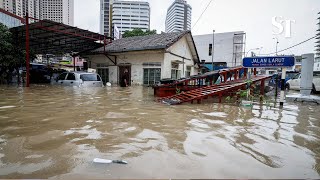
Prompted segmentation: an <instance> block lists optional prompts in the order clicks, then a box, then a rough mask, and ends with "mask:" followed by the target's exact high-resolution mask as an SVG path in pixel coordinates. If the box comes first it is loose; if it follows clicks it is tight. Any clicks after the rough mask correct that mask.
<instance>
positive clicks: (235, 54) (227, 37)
mask: <svg viewBox="0 0 320 180" xmlns="http://www.w3.org/2000/svg"><path fill="white" fill-rule="evenodd" d="M193 38H194V41H195V44H196V47H197V50H198V54H199V57H200V59H201V60H205V62H206V64H207V67H208V68H209V69H212V55H211V54H209V48H210V46H211V47H212V44H213V41H214V47H213V48H212V49H213V50H212V51H213V62H214V66H223V67H235V66H240V65H242V58H243V56H244V51H245V50H244V47H245V33H244V32H243V31H238V32H227V33H215V34H214V38H213V34H204V35H196V36H194V37H193Z"/></svg>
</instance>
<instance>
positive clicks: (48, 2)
mask: <svg viewBox="0 0 320 180" xmlns="http://www.w3.org/2000/svg"><path fill="white" fill-rule="evenodd" d="M0 4H2V6H1V5H0V8H2V9H4V10H6V11H9V12H11V13H14V14H15V15H17V16H20V17H24V16H25V15H26V13H27V12H28V14H29V16H30V17H33V18H36V19H49V20H52V21H56V22H60V23H64V24H68V25H71V26H72V25H73V23H74V0H0ZM33 21H34V20H30V22H33Z"/></svg>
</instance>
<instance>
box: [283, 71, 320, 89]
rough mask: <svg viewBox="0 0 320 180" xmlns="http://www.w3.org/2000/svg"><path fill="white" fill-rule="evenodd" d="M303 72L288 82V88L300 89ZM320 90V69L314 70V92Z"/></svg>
mask: <svg viewBox="0 0 320 180" xmlns="http://www.w3.org/2000/svg"><path fill="white" fill-rule="evenodd" d="M300 80H301V74H297V75H296V76H294V77H293V78H292V79H291V80H289V81H288V82H287V83H286V89H288V90H290V89H292V90H300ZM319 91H320V71H315V72H313V80H312V92H313V93H316V92H319Z"/></svg>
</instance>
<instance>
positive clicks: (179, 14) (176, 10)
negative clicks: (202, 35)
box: [166, 0, 192, 32]
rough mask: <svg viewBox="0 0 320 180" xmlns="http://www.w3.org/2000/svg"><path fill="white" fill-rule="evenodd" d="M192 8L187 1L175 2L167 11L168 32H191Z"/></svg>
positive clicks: (179, 0) (176, 0)
mask: <svg viewBox="0 0 320 180" xmlns="http://www.w3.org/2000/svg"><path fill="white" fill-rule="evenodd" d="M191 11H192V8H191V6H190V5H189V4H187V1H185V0H175V1H174V2H173V3H172V5H171V6H170V7H169V8H168V10H167V17H166V32H178V31H185V30H191Z"/></svg>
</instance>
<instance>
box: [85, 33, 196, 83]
mask: <svg viewBox="0 0 320 180" xmlns="http://www.w3.org/2000/svg"><path fill="white" fill-rule="evenodd" d="M83 55H84V56H86V57H87V58H86V59H87V61H88V66H89V68H94V69H97V72H98V73H99V74H100V75H101V76H102V77H103V81H104V82H111V83H112V84H118V82H119V81H120V79H121V77H122V75H123V72H124V70H125V69H127V70H128V71H129V75H130V77H129V79H130V84H132V85H153V84H155V83H157V82H159V81H160V79H165V78H173V79H177V78H180V77H188V76H192V75H196V74H198V71H199V67H200V61H199V56H198V54H197V50H196V47H195V44H194V41H193V38H192V35H191V32H190V31H184V32H174V33H162V34H154V35H148V36H137V37H130V38H122V39H119V40H115V41H113V42H112V43H111V44H108V45H107V46H106V48H105V51H104V47H102V48H98V49H96V50H93V51H91V52H89V54H83Z"/></svg>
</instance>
